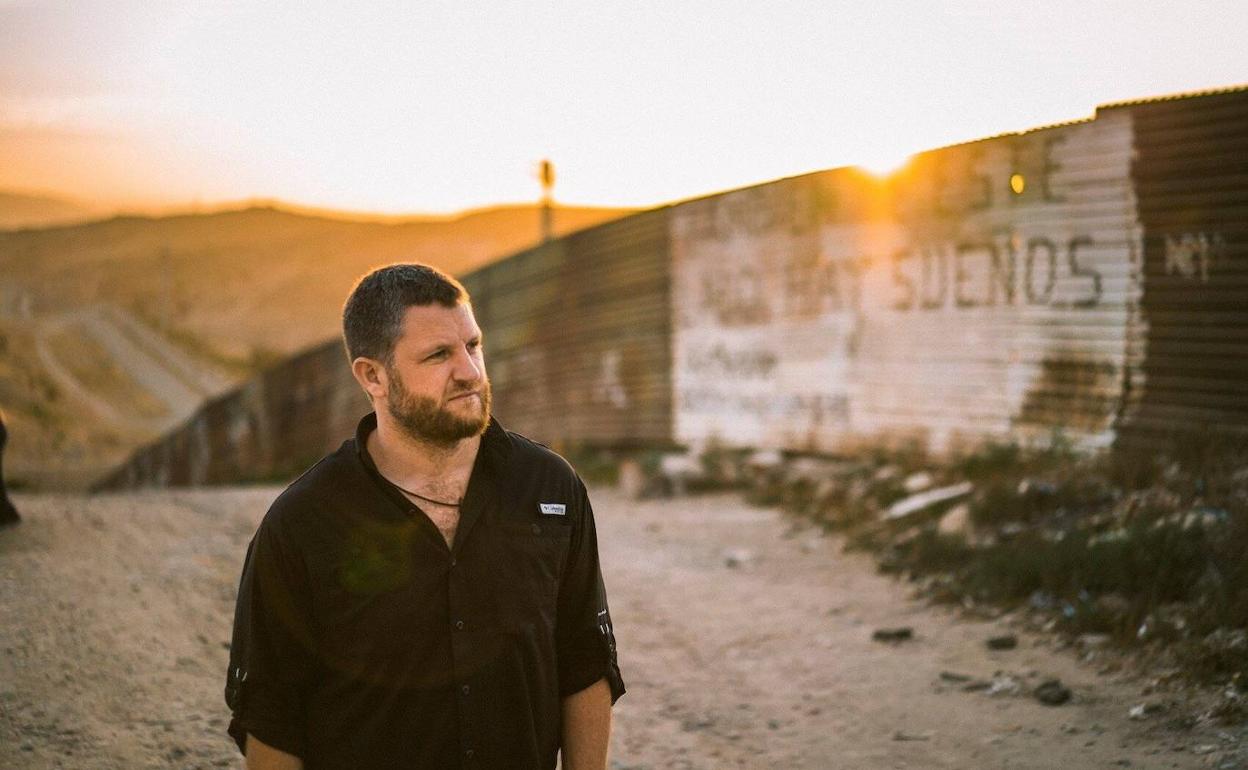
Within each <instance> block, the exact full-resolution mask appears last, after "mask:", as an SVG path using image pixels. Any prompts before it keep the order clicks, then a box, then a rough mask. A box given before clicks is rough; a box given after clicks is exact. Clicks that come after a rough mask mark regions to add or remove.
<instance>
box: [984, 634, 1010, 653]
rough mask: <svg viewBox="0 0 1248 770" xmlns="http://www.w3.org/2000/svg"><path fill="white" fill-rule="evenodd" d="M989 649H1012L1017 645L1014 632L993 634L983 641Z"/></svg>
mask: <svg viewBox="0 0 1248 770" xmlns="http://www.w3.org/2000/svg"><path fill="white" fill-rule="evenodd" d="M985 644H986V645H988V649H990V650H1012V649H1014V648H1015V647H1017V646H1018V637H1017V636H1015V635H1014V634H1004V635H1002V636H994V637H991V638H989V639H988V641H987V642H985Z"/></svg>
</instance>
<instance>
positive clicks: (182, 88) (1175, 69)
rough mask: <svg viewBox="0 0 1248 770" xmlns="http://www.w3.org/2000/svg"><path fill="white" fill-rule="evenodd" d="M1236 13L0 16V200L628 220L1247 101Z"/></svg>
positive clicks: (46, 1)
mask: <svg viewBox="0 0 1248 770" xmlns="http://www.w3.org/2000/svg"><path fill="white" fill-rule="evenodd" d="M1244 29H1248V3H1244V2H1242V0H1207V1H1206V2H1200V3H1192V2H1173V1H1171V0H1140V1H1139V2H1103V1H1101V0H1045V2H1034V1H1033V2H1030V3H1025V4H1024V3H1015V2H1010V1H1009V0H959V1H958V2H944V1H941V0H928V1H927V2H913V1H910V0H875V1H874V2H870V3H867V2H861V0H854V1H853V2H835V1H830V0H822V1H820V2H796V1H794V0H767V2H761V0H745V1H741V0H710V1H706V2H703V1H701V0H685V1H684V2H672V1H671V0H664V2H651V0H631V1H630V2H593V1H592V0H577V1H576V2H563V1H562V0H546V1H545V2H530V1H529V0H515V1H512V2H504V0H493V1H492V2H479V1H478V0H447V1H445V2H444V1H443V0H419V1H416V0H409V2H357V3H343V2H340V0H335V2H308V1H307V0H304V2H298V3H294V2H291V3H284V2H264V3H258V2H257V3H248V2H231V3H224V2H221V3H215V2H175V1H169V2H158V1H156V0H148V1H143V2H133V1H129V0H118V1H117V2H104V1H103V0H76V1H72V2H59V1H55V0H36V1H33V2H32V1H31V0H0V189H5V190H14V189H16V190H25V191H40V192H48V193H53V194H58V195H65V196H71V197H74V198H77V199H80V200H83V201H86V202H89V203H92V204H96V205H102V206H114V207H122V208H125V207H130V208H141V207H146V206H160V205H185V204H198V205H209V204H213V203H216V202H221V201H230V200H241V199H247V198H257V197H260V198H278V199H282V200H286V201H290V202H292V203H298V204H303V205H309V206H323V207H330V208H340V209H353V210H360V211H376V212H383V213H416V212H428V213H434V212H449V211H454V210H458V209H463V208H469V207H476V206H484V205H490V204H495V203H500V202H519V201H526V200H534V199H536V198H537V197H538V195H539V192H540V189H539V183H538V179H537V167H538V163H539V161H540V160H541V159H542V158H547V157H548V158H550V159H551V160H552V161H553V162H554V164H555V169H556V174H557V182H556V187H555V198H556V200H557V201H559V202H562V203H568V204H602V205H619V206H651V205H658V204H661V203H666V202H670V201H673V200H679V199H683V198H689V197H695V196H699V195H704V194H708V193H711V192H716V191H719V190H723V189H728V188H734V187H740V186H745V185H749V184H754V183H757V182H761V181H765V180H769V179H774V178H777V177H782V176H788V175H792V174H798V173H805V172H808V171H814V170H818V169H823V168H832V167H836V166H844V165H863V166H866V167H867V168H871V169H874V170H879V171H884V170H887V169H888V168H889V167H890V166H896V165H899V164H900V163H901V162H902V161H904V159H905V157H906V156H907V155H909V154H910V153H913V152H916V151H920V150H924V149H931V148H934V147H939V146H943V145H947V144H952V143H956V142H961V141H967V140H971V139H976V138H981V137H985V136H991V135H994V134H999V133H1003V132H1009V131H1020V130H1026V129H1028V128H1032V127H1035V126H1038V125H1044V124H1049V123H1056V122H1061V121H1065V120H1072V119H1078V118H1083V117H1089V116H1091V114H1092V113H1093V111H1094V109H1095V107H1096V105H1098V104H1105V103H1109V102H1113V101H1118V100H1124V99H1135V98H1141V97H1148V96H1153V95H1158V94H1166V93H1176V92H1184V91H1192V90H1200V89H1207V88H1217V87H1224V86H1231V85H1238V84H1242V83H1244V82H1245V81H1248V46H1246V45H1244V44H1243V40H1242V37H1243V30H1244Z"/></svg>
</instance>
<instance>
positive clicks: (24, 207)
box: [0, 191, 99, 230]
mask: <svg viewBox="0 0 1248 770" xmlns="http://www.w3.org/2000/svg"><path fill="white" fill-rule="evenodd" d="M98 216H99V212H98V211H97V210H95V209H93V208H91V207H90V206H87V205H86V204H84V203H80V202H78V201H72V200H69V199H66V198H60V197H53V196H50V195H33V194H26V193H18V192H3V191H0V230H15V229H18V228H23V227H49V226H52V225H62V224H67V223H70V222H85V221H87V220H89V219H94V218H96V217H98Z"/></svg>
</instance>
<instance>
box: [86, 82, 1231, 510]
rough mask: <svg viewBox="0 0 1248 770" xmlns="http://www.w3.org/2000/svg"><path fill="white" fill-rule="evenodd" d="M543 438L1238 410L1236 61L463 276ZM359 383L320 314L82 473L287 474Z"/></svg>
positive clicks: (648, 215) (1189, 415)
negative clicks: (295, 344)
mask: <svg viewBox="0 0 1248 770" xmlns="http://www.w3.org/2000/svg"><path fill="white" fill-rule="evenodd" d="M462 278H463V281H464V283H465V285H466V286H467V287H468V289H469V291H470V293H471V294H472V297H473V304H474V309H475V311H476V315H477V320H478V322H479V323H480V325H481V327H482V329H483V330H484V331H485V339H486V351H487V364H488V367H489V372H490V376H491V380H492V382H493V386H494V391H495V408H496V413H497V414H498V415H499V416H500V419H502V420H503V421H504V423H505V424H506V425H508V427H511V428H513V429H515V430H518V431H520V432H522V433H525V434H527V435H530V436H532V437H533V438H535V439H537V440H540V441H543V442H546V443H550V444H552V445H556V446H562V447H571V446H584V447H604V448H616V449H636V448H641V447H675V446H684V447H697V446H703V445H708V444H716V445H720V446H726V447H742V448H757V449H776V450H783V451H791V452H816V453H830V454H835V453H843V452H851V451H856V450H858V449H862V448H867V447H888V446H894V445H903V444H904V445H914V444H918V445H920V446H922V447H924V448H925V449H927V450H929V451H932V452H934V453H945V452H951V451H958V450H960V449H964V448H972V447H974V446H976V445H979V444H983V443H985V442H990V441H991V442H1016V443H1023V444H1027V443H1043V442H1046V441H1051V440H1052V439H1053V437H1055V436H1058V435H1060V436H1061V437H1062V438H1063V440H1065V441H1068V442H1070V443H1072V444H1073V445H1075V446H1078V447H1081V448H1084V449H1088V450H1095V449H1100V448H1107V447H1111V446H1114V445H1117V444H1122V443H1124V442H1126V443H1135V444H1140V445H1148V444H1150V443H1153V444H1157V443H1161V442H1166V441H1170V440H1172V439H1173V438H1174V437H1175V436H1181V435H1187V436H1208V435H1232V436H1241V437H1242V436H1244V435H1248V87H1241V88H1234V89H1226V90H1221V91H1212V92H1204V93H1197V94H1190V95H1179V96H1173V97H1164V98H1159V99H1151V100H1144V101H1139V102H1126V103H1119V104H1111V105H1105V106H1101V107H1099V108H1098V109H1097V110H1096V112H1095V114H1094V116H1093V117H1091V118H1089V119H1086V120H1081V121H1075V122H1071V123H1066V124H1061V125H1055V126H1048V127H1043V128H1037V129H1034V130H1030V131H1026V132H1022V133H1017V134H1008V135H1003V136H997V137H992V138H988V139H983V140H979V141H975V142H969V143H966V144H960V145H956V146H952V147H945V148H940V149H936V150H931V151H928V152H924V153H921V154H919V155H917V156H915V157H914V158H913V159H912V160H911V162H910V163H909V164H908V165H907V166H906V168H904V169H903V170H901V171H899V172H897V173H896V174H893V175H891V176H889V177H887V178H880V177H876V176H874V175H872V174H869V173H867V172H865V171H862V170H860V169H857V168H838V169H832V170H828V171H820V172H816V173H812V174H807V175H803V176H798V177H793V178H788V179H781V180H778V181H774V182H769V183H766V184H760V185H756V186H752V187H748V188H744V189H739V190H732V191H729V192H725V193H721V194H717V195H710V196H707V197H704V198H698V199H695V200H690V201H684V202H681V203H678V204H674V205H671V206H666V207H662V208H658V209H653V210H650V211H646V212H642V213H638V214H635V215H632V216H628V217H625V218H622V219H618V220H614V221H611V222H608V223H605V224H602V225H598V226H595V227H592V228H589V229H586V230H582V231H579V232H576V233H572V234H570V235H567V236H565V237H562V238H559V239H555V240H552V241H549V242H546V243H544V244H542V245H539V246H537V247H534V248H532V249H529V250H526V251H522V252H520V253H517V254H514V255H511V256H509V257H507V258H504V259H502V260H500V261H498V262H496V263H493V264H491V265H489V266H487V267H484V268H482V269H480V270H477V271H475V272H473V273H471V274H470V275H467V276H463V277H462ZM367 409H368V406H367V404H366V402H365V401H364V399H363V396H362V394H361V393H360V391H359V388H358V386H357V385H356V383H355V382H354V380H352V378H351V375H350V372H349V370H348V368H347V366H346V361H345V355H344V353H343V352H342V346H341V343H340V342H339V341H337V340H334V341H331V342H327V343H325V344H324V345H323V346H320V347H318V348H315V349H312V350H309V351H307V352H305V353H303V354H301V355H298V356H295V357H294V358H292V359H290V360H289V361H287V362H284V363H282V364H280V365H278V366H277V367H275V368H273V369H271V370H269V371H267V372H265V373H264V374H262V375H261V376H260V377H258V378H257V379H255V380H253V381H251V382H249V383H247V384H244V385H243V386H241V387H240V388H239V389H237V390H235V391H233V392H231V393H228V394H226V395H224V396H222V397H220V398H218V399H216V400H214V401H212V402H210V403H208V404H206V405H205V406H204V407H203V408H202V409H201V410H200V411H199V412H198V413H197V414H196V415H195V416H194V417H193V418H191V420H189V421H188V423H187V424H186V425H185V426H183V427H182V428H180V429H179V430H177V431H175V432H173V433H171V434H170V435H168V436H166V437H164V438H162V439H160V440H159V441H157V442H156V443H154V444H152V445H150V446H148V447H145V448H143V449H141V450H140V451H138V452H137V453H136V454H135V455H134V456H133V457H132V458H131V459H130V461H128V462H127V463H125V464H124V465H123V466H122V467H120V468H119V469H118V470H117V471H116V472H115V473H113V474H111V475H110V476H109V477H107V478H106V479H104V480H103V481H101V482H100V483H99V484H98V485H97V488H124V487H134V486H152V485H155V486H168V485H187V484H205V483H223V482H229V481H240V480H247V479H257V478H276V477H279V476H282V475H283V474H290V473H293V472H295V471H297V470H298V469H299V468H301V467H305V466H306V465H307V464H308V463H309V462H310V461H312V460H315V459H316V458H317V457H319V456H321V455H322V454H324V453H325V452H326V451H328V450H330V449H332V448H333V447H335V446H337V445H338V443H340V442H341V441H342V440H343V439H345V438H347V437H349V436H350V435H351V434H352V431H353V429H354V426H355V422H356V420H357V419H358V417H359V416H360V415H361V414H363V413H364V412H365V411H367Z"/></svg>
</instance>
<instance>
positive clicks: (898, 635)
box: [871, 626, 914, 642]
mask: <svg viewBox="0 0 1248 770" xmlns="http://www.w3.org/2000/svg"><path fill="white" fill-rule="evenodd" d="M871 638H872V639H874V640H875V641H877V642H904V641H907V640H909V639H913V638H914V629H912V628H910V627H909V626H901V627H899V628H877V629H876V630H875V631H874V632H873V633H872V634H871Z"/></svg>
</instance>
